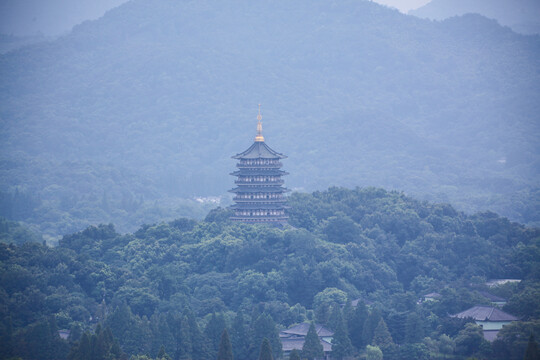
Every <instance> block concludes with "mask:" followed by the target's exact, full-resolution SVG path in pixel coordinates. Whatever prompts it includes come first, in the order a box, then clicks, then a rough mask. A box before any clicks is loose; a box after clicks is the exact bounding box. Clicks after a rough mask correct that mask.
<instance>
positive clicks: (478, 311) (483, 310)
mask: <svg viewBox="0 0 540 360" xmlns="http://www.w3.org/2000/svg"><path fill="white" fill-rule="evenodd" d="M451 316H452V317H457V318H460V319H465V318H473V319H474V320H476V321H515V320H519V319H518V318H517V317H515V316H514V315H510V314H508V313H505V312H504V311H502V310H499V309H497V308H496V307H493V306H474V307H472V308H470V309H468V310H465V311H462V312H460V313H457V314H455V315H451Z"/></svg>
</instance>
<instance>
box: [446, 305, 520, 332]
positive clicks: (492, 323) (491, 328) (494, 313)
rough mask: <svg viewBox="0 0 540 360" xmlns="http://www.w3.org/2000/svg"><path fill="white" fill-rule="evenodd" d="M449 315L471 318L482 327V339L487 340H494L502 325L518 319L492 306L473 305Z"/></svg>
mask: <svg viewBox="0 0 540 360" xmlns="http://www.w3.org/2000/svg"><path fill="white" fill-rule="evenodd" d="M451 316H452V317H456V318H460V319H467V318H471V319H473V320H474V321H475V322H476V324H477V325H480V326H481V327H482V331H483V333H484V339H486V340H487V341H493V340H495V338H496V337H497V334H498V333H499V331H500V330H501V329H502V327H503V326H504V325H507V324H510V323H511V322H512V321H517V320H519V319H518V318H517V317H515V316H514V315H510V314H508V313H505V312H504V311H502V310H500V309H498V308H496V307H493V306H473V307H472V308H470V309H467V310H465V311H462V312H460V313H458V314H455V315H451Z"/></svg>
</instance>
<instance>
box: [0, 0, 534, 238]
mask: <svg viewBox="0 0 540 360" xmlns="http://www.w3.org/2000/svg"><path fill="white" fill-rule="evenodd" d="M539 54H540V40H539V39H538V37H527V36H521V35H518V34H516V33H513V32H512V31H511V30H509V29H508V28H503V27H501V26H499V25H498V24H497V23H496V22H495V21H492V20H488V19H486V18H483V17H481V16H473V15H467V16H463V17H457V18H452V19H449V20H447V21H443V22H431V21H428V20H421V19H418V18H416V17H412V16H407V15H403V14H401V13H399V12H397V11H395V10H391V9H388V8H385V7H383V6H379V5H377V4H375V3H372V2H369V1H360V0H347V1H339V2H338V1H315V2H314V1H307V0H300V1H294V2H290V1H285V0H279V1H267V0H265V1H256V2H253V1H247V0H234V1H228V2H220V1H210V0H209V1H187V0H186V1H172V0H157V1H152V2H148V1H145V0H132V1H130V2H128V3H126V4H124V5H122V6H120V7H118V8H116V9H113V10H111V11H109V12H108V13H106V14H105V16H104V17H102V18H101V19H99V20H97V21H89V22H85V23H83V24H81V25H79V26H77V27H75V28H74V30H73V31H72V32H71V33H70V34H68V35H66V36H65V37H62V38H60V39H58V40H56V41H53V42H48V43H42V44H38V45H32V46H29V47H25V48H23V49H19V50H16V51H13V52H10V53H8V54H5V55H1V56H0V120H1V123H2V126H1V127H0V198H1V201H0V215H1V216H4V217H7V218H9V219H11V220H22V221H25V222H27V223H29V224H37V225H38V226H39V228H40V230H41V232H42V233H44V234H45V235H48V236H52V237H58V236H59V235H63V234H67V233H71V232H75V231H80V230H82V229H83V228H85V227H86V226H88V225H90V224H96V223H100V222H105V223H108V222H114V223H115V224H116V225H117V229H118V231H120V232H126V231H134V230H136V228H137V227H138V226H139V225H140V224H142V223H143V222H152V221H157V220H158V219H164V218H167V219H173V218H176V217H181V216H188V215H189V216H192V215H190V214H192V213H194V212H195V213H196V214H198V215H199V216H200V217H202V216H204V213H205V212H206V211H207V209H208V208H200V207H199V206H198V203H197V202H195V201H191V200H183V199H193V198H194V197H199V196H210V195H213V196H221V195H223V194H225V193H226V190H227V189H229V188H231V187H232V178H228V177H227V176H226V174H228V173H229V172H231V171H232V170H233V169H234V162H233V161H232V160H231V159H230V156H231V155H234V154H236V153H238V152H240V151H242V150H244V149H245V148H247V147H248V146H249V144H250V142H251V141H252V138H253V136H254V132H255V121H254V120H255V116H256V111H257V104H258V103H262V104H263V107H262V110H263V122H264V132H265V138H266V140H267V142H268V143H269V144H270V146H272V147H273V148H275V149H277V150H278V151H280V152H283V153H284V154H287V155H289V159H288V160H287V162H286V163H285V164H284V165H285V168H286V170H287V171H289V172H290V174H291V175H290V176H289V177H288V178H287V186H288V187H290V188H293V189H300V190H302V189H303V190H308V191H313V190H316V189H322V188H326V187H328V186H330V185H340V186H349V187H354V186H381V187H385V188H388V189H397V190H400V191H406V192H407V194H411V195H414V196H418V197H419V198H422V199H428V200H433V201H439V202H451V203H452V204H454V205H455V206H456V207H457V208H458V209H460V210H466V211H469V212H473V211H476V210H486V209H490V210H492V211H495V212H497V213H500V214H502V215H505V216H508V217H509V218H511V219H512V220H516V221H519V222H521V223H524V224H539V221H540V211H539V210H538V203H539V190H538V189H539V184H538V179H539V176H538V175H539V172H538V155H539V148H538V138H539V135H540V134H539V122H538V114H539V113H540V109H539V104H540V97H539V95H540V91H539V90H540V79H539V69H540V67H539V62H540V56H538V55H539ZM226 199H227V198H225V201H227V200H226ZM47 239H50V238H49V237H47Z"/></svg>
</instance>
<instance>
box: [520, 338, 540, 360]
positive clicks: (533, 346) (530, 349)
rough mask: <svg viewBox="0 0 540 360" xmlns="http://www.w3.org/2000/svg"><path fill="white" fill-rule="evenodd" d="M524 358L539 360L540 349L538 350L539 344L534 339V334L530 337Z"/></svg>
mask: <svg viewBox="0 0 540 360" xmlns="http://www.w3.org/2000/svg"><path fill="white" fill-rule="evenodd" d="M523 359H524V360H539V359H540V351H539V350H538V344H537V343H536V341H535V340H534V335H533V334H531V336H530V337H529V343H528V344H527V350H526V351H525V357H524V358H523Z"/></svg>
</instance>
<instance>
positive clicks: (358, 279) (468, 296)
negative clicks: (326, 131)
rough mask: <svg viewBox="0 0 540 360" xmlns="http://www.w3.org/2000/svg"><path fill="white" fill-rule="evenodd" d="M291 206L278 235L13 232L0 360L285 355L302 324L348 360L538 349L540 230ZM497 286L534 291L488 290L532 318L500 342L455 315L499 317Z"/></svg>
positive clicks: (378, 201) (219, 228)
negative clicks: (283, 336)
mask: <svg viewBox="0 0 540 360" xmlns="http://www.w3.org/2000/svg"><path fill="white" fill-rule="evenodd" d="M289 205H290V206H291V210H290V226H287V227H285V228H282V229H280V228H275V227H267V226H263V225H247V224H240V223H231V222H230V221H229V220H228V216H229V215H230V213H229V211H228V210H226V209H222V208H216V209H214V210H212V211H210V212H209V213H208V214H207V216H206V218H205V219H204V220H201V221H197V220H192V219H187V218H178V219H176V220H174V221H171V222H168V223H164V222H163V223H156V224H152V225H143V226H141V227H140V228H139V229H138V230H137V231H136V232H134V233H132V234H124V235H122V234H119V233H117V232H116V231H115V228H114V226H113V225H112V224H110V225H99V226H90V227H88V228H87V229H85V230H84V231H80V232H77V233H73V234H70V235H65V236H64V237H63V238H62V239H61V240H60V241H59V244H58V246H56V247H50V246H47V245H46V244H44V243H42V242H41V241H40V239H39V237H36V235H35V233H34V232H32V231H30V230H28V229H24V227H22V226H21V225H18V224H16V223H13V222H11V221H7V220H2V221H1V222H0V239H1V240H2V242H1V243H0V284H1V285H2V286H1V288H0V320H1V323H0V338H1V340H0V357H1V358H11V357H20V358H22V359H37V358H39V359H45V360H46V359H98V358H115V359H116V358H129V357H131V358H132V359H139V360H142V359H147V360H148V359H154V358H158V359H201V360H203V359H215V358H216V356H217V353H218V351H219V349H220V343H223V341H229V340H228V339H229V338H230V346H231V347H230V349H231V351H232V353H233V354H234V358H235V359H238V360H242V359H246V360H247V359H254V358H257V357H258V356H259V351H260V350H259V349H261V343H263V346H262V348H265V349H267V351H271V352H272V353H273V354H274V358H276V357H279V356H280V354H281V353H282V351H281V345H280V342H279V339H278V338H277V331H278V330H280V329H285V328H288V327H289V326H291V325H293V324H298V323H301V322H304V321H315V322H317V323H321V324H325V325H326V326H327V327H328V328H330V329H333V330H334V331H335V337H334V339H335V342H334V351H335V353H334V355H335V356H338V358H339V357H342V356H348V355H351V356H364V355H365V354H366V351H367V353H369V354H372V353H373V352H375V353H377V351H379V352H380V351H381V349H382V353H383V355H384V358H385V359H387V358H388V359H443V358H444V359H464V358H467V357H469V356H476V357H479V358H490V359H522V358H523V356H524V353H525V349H526V347H527V344H528V343H527V340H528V339H529V335H531V333H532V334H534V335H535V336H536V339H540V303H539V302H538V300H537V299H538V297H539V296H540V229H538V228H527V227H524V226H523V225H519V224H517V223H513V222H510V221H509V220H508V219H506V218H504V217H500V216H498V215H497V214H495V213H492V212H482V213H476V214H474V215H467V214H465V213H463V212H459V211H456V210H455V209H454V208H453V207H452V206H450V205H447V204H434V203H428V202H425V201H418V200H416V199H413V198H410V197H408V196H405V195H404V194H403V193H399V192H395V191H385V190H383V189H379V188H355V189H352V190H349V189H346V188H340V187H333V188H330V189H328V190H326V191H317V192H314V193H312V194H308V193H293V194H292V195H291V196H290V197H289ZM25 237H27V241H24V238H25ZM490 278H516V279H522V281H521V282H520V283H519V284H506V285H503V286H500V287H497V288H491V289H489V291H490V292H492V293H494V294H496V295H499V296H502V297H505V298H507V299H508V302H507V304H506V305H505V306H504V310H505V311H507V312H509V313H511V314H514V315H515V316H518V317H520V319H521V321H519V322H515V323H513V324H511V325H507V326H505V328H504V329H503V330H502V331H501V333H500V336H499V338H498V340H496V341H495V342H493V343H488V342H487V341H485V340H483V337H482V332H481V329H480V328H479V327H478V326H477V325H475V324H474V323H471V322H470V321H466V320H460V319H454V318H450V317H449V316H448V315H449V314H454V313H457V312H460V311H463V310H465V309H467V308H469V307H471V306H473V305H478V304H489V300H488V299H487V298H485V297H483V295H482V294H481V291H482V290H487V288H486V285H485V282H486V280H487V279H490ZM434 291H436V292H439V293H440V294H441V295H442V297H441V298H440V299H439V300H438V301H430V302H420V301H419V299H421V298H422V296H423V295H425V294H427V293H429V292H434ZM358 299H359V301H358V305H357V306H356V307H353V306H352V304H351V301H352V300H358ZM224 329H226V332H224ZM58 330H69V337H68V338H67V339H62V338H60V337H59V333H58ZM224 338H226V340H223V339H224ZM265 338H266V339H267V340H266V343H265V341H263V339H265ZM265 344H266V345H265ZM265 346H266V347H265ZM90 349H94V350H90ZM268 349H269V350H268ZM92 351H93V352H92ZM369 356H371V355H369ZM374 356H375V355H374ZM375 358H376V357H375Z"/></svg>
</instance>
